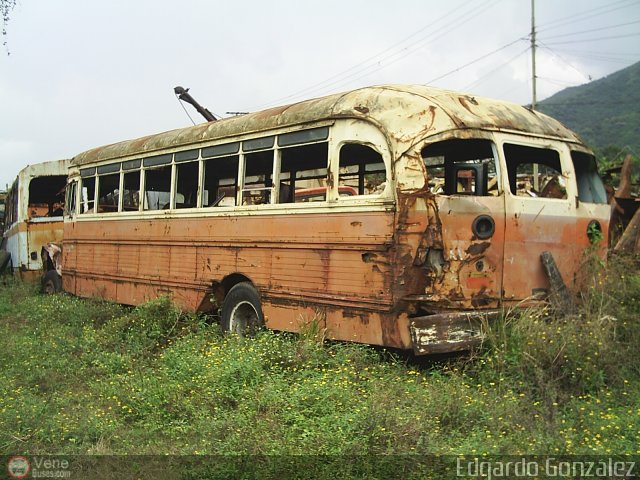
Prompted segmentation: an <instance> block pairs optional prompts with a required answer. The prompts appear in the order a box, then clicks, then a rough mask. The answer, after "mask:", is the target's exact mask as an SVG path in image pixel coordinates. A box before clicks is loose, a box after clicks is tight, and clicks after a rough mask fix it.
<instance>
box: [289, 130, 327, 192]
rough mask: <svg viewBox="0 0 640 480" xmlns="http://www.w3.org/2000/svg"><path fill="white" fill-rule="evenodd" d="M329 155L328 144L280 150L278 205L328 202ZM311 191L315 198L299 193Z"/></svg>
mask: <svg viewBox="0 0 640 480" xmlns="http://www.w3.org/2000/svg"><path fill="white" fill-rule="evenodd" d="M328 152H329V148H328V144H327V143H326V142H325V143H315V144H311V145H303V146H298V147H292V148H285V149H282V150H281V151H280V153H281V165H280V172H281V173H280V192H279V193H280V196H279V203H293V202H295V203H298V202H324V201H326V199H327V161H328ZM310 190H313V194H312V195H307V194H304V195H301V194H300V192H309V191H310ZM294 192H295V193H294Z"/></svg>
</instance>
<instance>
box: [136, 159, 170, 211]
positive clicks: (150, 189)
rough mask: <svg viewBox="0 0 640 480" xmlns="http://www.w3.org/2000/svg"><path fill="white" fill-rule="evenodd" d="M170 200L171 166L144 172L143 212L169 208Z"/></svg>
mask: <svg viewBox="0 0 640 480" xmlns="http://www.w3.org/2000/svg"><path fill="white" fill-rule="evenodd" d="M170 198H171V165H166V166H164V167H159V168H150V169H145V171H144V206H143V209H144V210H164V209H167V208H169V200H170Z"/></svg>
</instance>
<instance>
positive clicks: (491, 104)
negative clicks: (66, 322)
mask: <svg viewBox="0 0 640 480" xmlns="http://www.w3.org/2000/svg"><path fill="white" fill-rule="evenodd" d="M338 118H360V119H363V120H368V121H370V122H372V123H374V124H377V125H379V126H380V127H381V128H382V129H383V131H385V133H387V134H388V135H389V137H390V140H391V141H392V142H394V141H395V142H396V143H397V144H405V147H408V146H410V144H412V143H414V142H415V141H417V140H420V139H422V138H425V137H427V136H430V135H435V134H438V133H441V132H445V131H447V130H454V129H484V130H500V131H512V132H521V133H525V134H529V135H535V136H541V137H552V138H561V139H564V140H567V141H570V142H578V143H581V140H580V138H579V137H578V136H577V135H576V134H575V133H573V132H572V131H571V130H569V129H567V128H566V127H564V126H563V125H562V124H561V123H560V122H558V121H557V120H554V119H552V118H550V117H548V116H546V115H544V114H542V113H540V112H537V111H533V110H531V109H528V108H526V107H523V106H521V105H518V104H515V103H509V102H504V101H500V100H493V99H486V98H482V97H476V96H473V95H470V94H465V93H459V92H452V91H447V90H441V89H436V88H432V87H427V86H423V85H381V86H374V87H365V88H360V89H357V90H352V91H350V92H345V93H339V94H334V95H329V96H327V97H322V98H315V99H311V100H305V101H302V102H299V103H294V104H290V105H284V106H280V107H275V108H271V109H268V110H263V111H260V112H255V113H250V114H246V115H241V116H237V117H230V118H225V119H222V120H218V121H216V122H209V123H203V124H200V125H196V126H193V127H187V128H181V129H177V130H171V131H168V132H164V133H158V134H155V135H149V136H146V137H141V138H138V139H134V140H127V141H123V142H119V143H114V144H111V145H106V146H102V147H98V148H94V149H92V150H88V151H86V152H83V153H80V154H79V155H77V156H75V157H74V158H73V159H72V162H71V164H72V165H75V166H82V165H87V164H92V163H96V162H102V161H106V160H110V159H113V158H118V157H123V156H129V155H146V154H152V153H153V152H157V151H159V150H163V149H167V148H177V147H187V146H188V145H190V144H195V143H199V142H202V141H208V140H211V141H215V140H221V139H224V138H231V137H237V136H239V135H246V134H253V133H258V132H262V131H265V132H266V131H269V130H273V129H275V128H281V127H288V126H295V125H304V124H310V123H313V122H318V121H322V120H333V119H338Z"/></svg>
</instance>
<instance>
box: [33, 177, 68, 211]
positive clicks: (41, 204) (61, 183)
mask: <svg viewBox="0 0 640 480" xmlns="http://www.w3.org/2000/svg"><path fill="white" fill-rule="evenodd" d="M66 183H67V179H66V176H65V175H46V176H41V177H35V178H32V179H31V181H30V182H29V199H28V203H27V204H28V212H27V214H28V217H29V218H35V217H59V216H62V211H63V207H64V196H63V195H64V189H65V184H66Z"/></svg>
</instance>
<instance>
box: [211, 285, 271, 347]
mask: <svg viewBox="0 0 640 480" xmlns="http://www.w3.org/2000/svg"><path fill="white" fill-rule="evenodd" d="M221 325H222V330H223V331H224V332H225V333H235V334H237V335H239V336H241V337H244V336H251V335H254V334H255V333H256V331H258V330H259V329H261V328H262V327H263V326H264V314H263V313H262V307H261V306H260V295H259V294H258V292H257V290H256V289H255V288H254V287H253V285H251V284H250V283H249V282H242V283H238V284H237V285H235V286H233V287H232V288H231V290H229V293H227V296H226V297H224V302H223V303H222V323H221Z"/></svg>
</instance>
